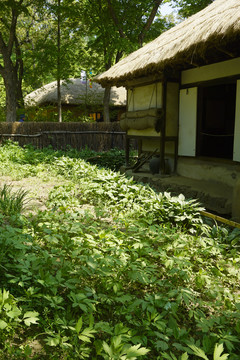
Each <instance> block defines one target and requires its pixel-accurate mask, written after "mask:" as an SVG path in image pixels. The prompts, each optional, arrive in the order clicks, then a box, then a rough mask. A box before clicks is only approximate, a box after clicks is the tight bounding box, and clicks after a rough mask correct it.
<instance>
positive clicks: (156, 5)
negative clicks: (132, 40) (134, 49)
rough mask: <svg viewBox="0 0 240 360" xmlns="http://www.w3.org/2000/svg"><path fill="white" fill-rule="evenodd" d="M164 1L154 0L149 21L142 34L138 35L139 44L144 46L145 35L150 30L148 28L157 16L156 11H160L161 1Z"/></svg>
mask: <svg viewBox="0 0 240 360" xmlns="http://www.w3.org/2000/svg"><path fill="white" fill-rule="evenodd" d="M162 2H163V0H154V3H155V4H154V6H153V8H152V11H151V14H150V15H149V18H148V19H147V22H146V23H145V25H144V27H143V29H142V31H141V32H140V34H139V35H138V43H139V46H140V47H142V45H143V40H144V37H145V35H146V33H147V32H148V30H149V29H150V26H151V25H152V22H153V20H154V18H155V16H156V13H157V11H158V8H159V6H160V5H161V3H162Z"/></svg>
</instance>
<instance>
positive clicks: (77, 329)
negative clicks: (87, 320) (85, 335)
mask: <svg viewBox="0 0 240 360" xmlns="http://www.w3.org/2000/svg"><path fill="white" fill-rule="evenodd" d="M82 323H83V322H82V317H80V318H79V320H78V322H77V324H76V331H77V334H79V332H80V330H81V328H82Z"/></svg>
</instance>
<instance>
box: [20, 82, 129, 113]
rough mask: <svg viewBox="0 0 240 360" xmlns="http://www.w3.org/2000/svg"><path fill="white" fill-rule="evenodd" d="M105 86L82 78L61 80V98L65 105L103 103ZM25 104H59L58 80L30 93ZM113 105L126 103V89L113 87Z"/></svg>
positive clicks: (111, 100) (27, 105) (111, 98)
mask: <svg viewBox="0 0 240 360" xmlns="http://www.w3.org/2000/svg"><path fill="white" fill-rule="evenodd" d="M103 96H104V88H102V86H101V85H99V84H96V83H92V85H91V87H90V86H89V84H88V83H84V82H83V81H82V80H81V79H80V78H77V79H68V80H67V81H64V80H62V81H61V100H62V104H64V105H81V104H86V105H88V106H90V105H102V104H103ZM24 102H25V106H26V107H31V106H42V105H49V104H51V105H52V104H57V82H56V81H53V82H51V83H49V84H47V85H44V86H42V87H41V88H39V89H37V90H35V91H33V92H31V93H30V94H28V95H27V96H26V97H25V99H24ZM110 105H111V106H120V107H122V106H125V105H126V89H125V88H123V87H121V88H116V87H113V88H112V89H111V97H110Z"/></svg>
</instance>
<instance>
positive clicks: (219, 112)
mask: <svg viewBox="0 0 240 360" xmlns="http://www.w3.org/2000/svg"><path fill="white" fill-rule="evenodd" d="M198 94H199V95H198V134H197V155H198V156H207V157H215V158H223V159H232V158H233V138H234V124H235V107H236V83H229V84H221V85H214V86H203V87H200V88H199V93H198Z"/></svg>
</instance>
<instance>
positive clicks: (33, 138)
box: [0, 123, 125, 151]
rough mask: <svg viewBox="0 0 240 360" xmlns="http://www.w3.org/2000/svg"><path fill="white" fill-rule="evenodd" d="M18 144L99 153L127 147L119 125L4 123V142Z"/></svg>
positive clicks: (0, 126) (0, 134)
mask: <svg viewBox="0 0 240 360" xmlns="http://www.w3.org/2000/svg"><path fill="white" fill-rule="evenodd" d="M6 139H12V140H14V141H17V142H18V143H19V145H20V146H24V145H27V144H32V145H33V146H35V147H36V148H39V149H41V148H43V147H48V146H52V147H53V148H54V149H62V150H63V149H66V148H67V147H73V148H76V149H78V150H81V149H83V148H86V147H88V148H89V149H91V150H95V151H108V150H110V149H112V148H118V149H121V150H123V149H124V148H125V132H124V131H122V130H121V128H120V126H119V123H108V124H106V123H100V124H99V123H12V124H9V123H1V124H0V142H3V141H4V140H6Z"/></svg>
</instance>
